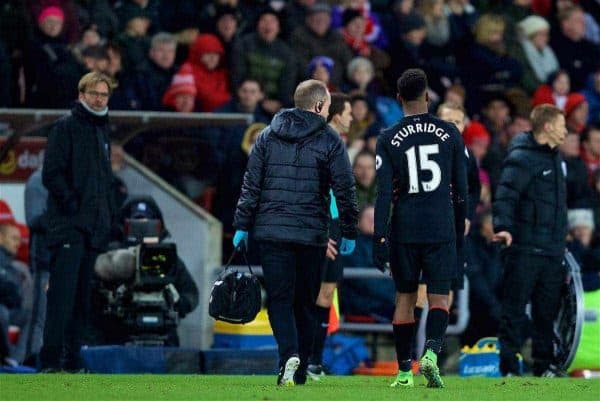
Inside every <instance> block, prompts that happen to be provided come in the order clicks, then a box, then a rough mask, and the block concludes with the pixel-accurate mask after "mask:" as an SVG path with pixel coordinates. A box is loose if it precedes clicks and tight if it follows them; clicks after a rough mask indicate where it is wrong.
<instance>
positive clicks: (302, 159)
mask: <svg viewBox="0 0 600 401" xmlns="http://www.w3.org/2000/svg"><path fill="white" fill-rule="evenodd" d="M294 103H295V105H296V107H295V108H293V109H289V110H283V111H281V112H280V113H278V114H277V115H276V116H275V117H274V118H273V121H272V122H271V125H270V126H269V127H267V128H265V130H264V131H263V132H262V133H261V135H260V136H259V137H258V139H257V140H256V143H255V145H254V148H253V150H252V153H251V154H250V159H249V160H248V166H247V169H246V175H245V176H244V184H243V186H242V192H241V196H240V200H239V202H238V206H237V210H236V214H235V218H234V223H233V226H234V227H235V228H236V230H237V231H236V233H235V235H234V238H233V245H234V246H235V247H236V248H237V247H238V246H239V245H241V243H242V241H244V242H246V241H247V238H248V231H249V230H250V229H253V230H254V238H255V239H256V240H257V241H258V242H259V243H260V257H261V262H262V268H263V272H264V278H265V289H266V291H267V296H268V303H267V308H268V312H269V321H270V322H271V327H272V328H273V334H274V335H275V339H276V340H277V344H278V346H279V358H280V361H279V364H280V370H279V376H278V379H277V384H279V385H285V386H290V385H291V386H293V385H294V384H296V383H298V384H304V383H305V382H306V367H307V364H308V357H309V354H310V352H311V348H312V343H313V338H314V321H313V308H314V305H315V301H316V299H317V294H318V292H319V285H320V283H321V272H320V269H321V268H322V265H323V259H324V258H325V251H326V247H327V243H328V236H329V235H328V234H329V233H328V231H329V227H328V226H329V203H330V196H329V190H330V188H331V189H332V190H333V194H334V196H335V198H336V202H337V206H338V210H339V214H340V218H339V220H340V228H341V232H342V241H341V246H340V253H341V254H342V255H345V254H350V253H352V251H353V249H354V245H355V244H354V238H356V222H357V215H358V211H357V206H356V192H355V188H354V178H353V176H352V170H351V168H350V161H349V159H348V155H347V153H346V151H345V149H344V145H343V143H342V141H341V139H340V137H339V135H338V134H336V133H335V131H333V129H331V128H330V127H328V126H327V123H326V120H325V119H326V118H327V116H328V113H329V105H330V103H331V96H330V94H329V91H328V90H327V87H326V86H325V84H323V83H322V82H320V81H316V80H308V81H304V82H302V83H300V85H298V87H297V88H296V91H295V93H294ZM296 373H297V374H296Z"/></svg>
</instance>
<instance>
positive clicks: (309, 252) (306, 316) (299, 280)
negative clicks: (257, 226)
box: [260, 241, 325, 369]
mask: <svg viewBox="0 0 600 401" xmlns="http://www.w3.org/2000/svg"><path fill="white" fill-rule="evenodd" d="M324 258H325V247H317V246H306V245H299V244H292V243H279V242H271V241H264V242H262V243H261V244H260V259H261V264H262V268H263V274H264V283H265V290H266V292H267V309H268V312H269V322H270V323H271V328H272V329H273V335H274V336H275V340H276V341H277V345H278V347H279V364H280V366H281V365H283V364H285V362H286V361H287V359H288V358H289V357H291V356H292V355H294V354H297V355H299V356H300V369H303V368H304V369H305V368H306V366H307V364H308V358H309V356H310V353H311V351H312V345H313V342H314V336H315V323H314V318H313V314H314V307H315V302H316V300H317V296H318V295H319V288H320V286H321V268H322V266H323V259H324Z"/></svg>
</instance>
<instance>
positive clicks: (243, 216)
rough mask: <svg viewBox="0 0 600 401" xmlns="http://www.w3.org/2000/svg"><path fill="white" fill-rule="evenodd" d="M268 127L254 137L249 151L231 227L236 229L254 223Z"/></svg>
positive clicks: (246, 229)
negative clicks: (254, 139)
mask: <svg viewBox="0 0 600 401" xmlns="http://www.w3.org/2000/svg"><path fill="white" fill-rule="evenodd" d="M268 131H269V128H266V129H265V130H264V131H263V132H262V133H261V134H260V135H259V137H258V138H257V139H256V143H255V144H254V147H253V148H252V153H250V158H249V159H248V165H247V167H246V173H245V174H244V183H243V184H242V190H241V193H240V199H239V201H238V204H237V209H236V211H235V216H234V220H233V227H234V228H236V229H238V230H243V231H249V230H250V229H251V228H252V226H253V225H254V217H255V216H256V211H257V209H258V203H259V201H260V193H261V191H262V184H263V178H264V174H265V156H266V151H267V149H266V141H265V136H266V135H268Z"/></svg>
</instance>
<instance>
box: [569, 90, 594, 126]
mask: <svg viewBox="0 0 600 401" xmlns="http://www.w3.org/2000/svg"><path fill="white" fill-rule="evenodd" d="M589 111H590V110H589V105H588V102H587V100H586V99H585V96H583V95H582V94H581V93H571V94H570V95H569V98H568V99H567V104H565V116H566V118H567V128H568V129H569V131H573V132H577V133H578V134H580V133H581V132H583V130H584V129H585V124H586V123H587V120H588V115H589Z"/></svg>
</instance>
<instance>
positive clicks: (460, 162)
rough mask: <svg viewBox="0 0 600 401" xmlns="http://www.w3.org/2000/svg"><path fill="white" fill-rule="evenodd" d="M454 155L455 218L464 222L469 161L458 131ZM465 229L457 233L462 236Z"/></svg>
mask: <svg viewBox="0 0 600 401" xmlns="http://www.w3.org/2000/svg"><path fill="white" fill-rule="evenodd" d="M454 137H455V138H456V142H455V147H454V155H453V158H452V190H453V194H454V197H453V198H454V199H453V200H454V202H453V203H454V216H455V220H456V221H457V222H464V221H465V219H466V218H467V209H468V202H467V200H468V190H467V160H466V157H465V145H464V144H463V140H462V137H461V136H460V134H459V133H458V131H456V135H455V136H454ZM463 231H464V226H463V229H462V230H460V232H458V233H457V235H462V233H463Z"/></svg>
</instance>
